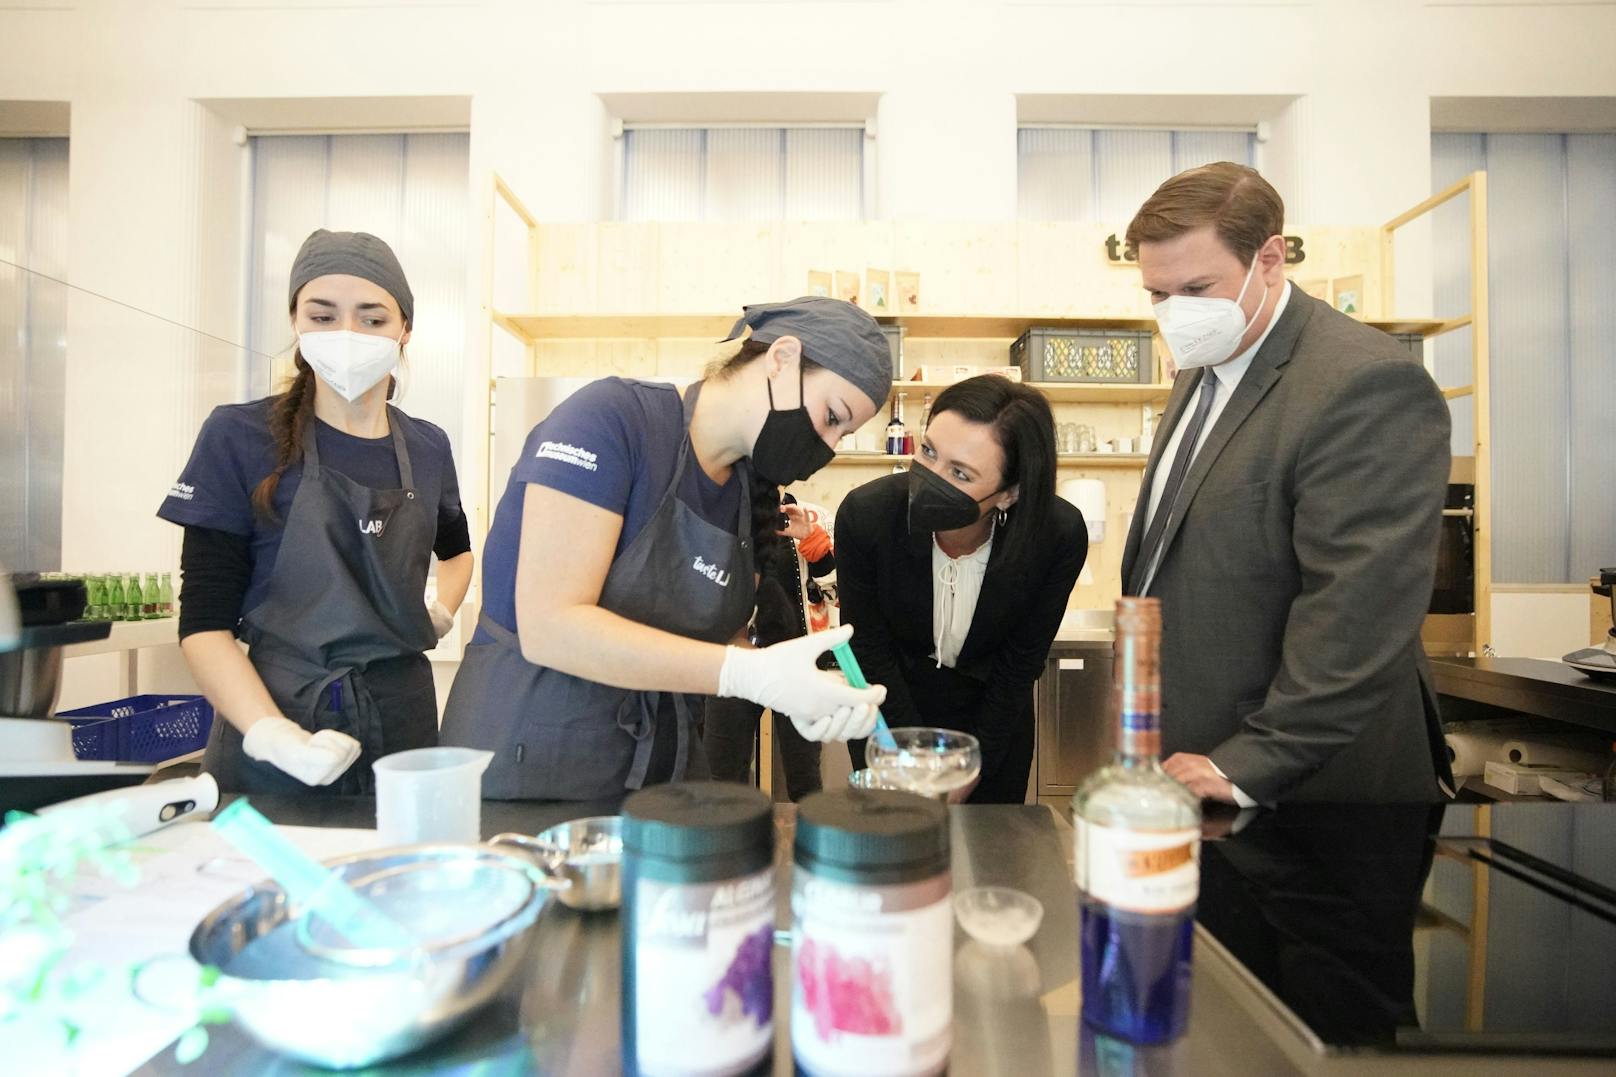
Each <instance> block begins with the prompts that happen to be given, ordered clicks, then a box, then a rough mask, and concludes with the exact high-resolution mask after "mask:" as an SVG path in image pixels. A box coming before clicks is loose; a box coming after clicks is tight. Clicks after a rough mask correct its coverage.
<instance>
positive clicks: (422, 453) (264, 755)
mask: <svg viewBox="0 0 1616 1077" xmlns="http://www.w3.org/2000/svg"><path fill="white" fill-rule="evenodd" d="M288 306H289V308H290V312H291V321H292V329H293V331H294V332H295V333H296V334H297V350H296V352H295V353H294V356H293V362H294V364H295V366H296V370H297V373H296V377H294V378H293V379H292V382H291V385H290V386H289V387H288V388H287V390H286V391H285V392H284V393H281V394H279V395H277V396H271V397H267V398H265V399H262V400H254V401H251V402H249V403H246V404H232V405H226V406H224V407H220V408H216V409H214V411H213V413H212V414H211V415H210V416H208V419H207V421H206V422H205V423H204V424H203V427H202V431H201V433H200V434H199V435H198V436H197V441H196V447H195V448H194V449H193V450H192V453H191V459H190V462H189V463H188V464H187V465H186V467H185V471H184V472H183V473H182V474H181V475H180V478H179V481H178V482H176V483H175V484H174V486H173V487H172V488H171V489H170V490H169V494H168V497H167V498H165V499H164V501H163V503H162V506H161V507H160V508H159V509H158V513H157V514H158V515H159V516H160V517H162V518H163V519H165V520H169V521H172V522H173V523H177V524H180V525H182V526H183V527H184V528H185V540H184V547H183V552H182V554H181V570H182V575H181V589H180V623H179V633H180V648H181V650H182V651H183V652H184V654H185V659H186V662H187V664H188V665H189V666H190V668H191V672H192V675H193V676H195V677H196V680H197V683H198V684H199V685H201V687H202V690H203V692H204V693H205V694H206V695H207V697H208V699H209V701H210V702H212V704H213V705H214V708H215V710H216V711H217V712H218V715H219V718H218V720H216V721H215V722H214V723H213V731H212V734H211V736H210V738H209V741H208V749H207V754H206V758H205V759H204V761H203V767H204V769H205V770H207V771H208V772H209V773H210V774H212V775H213V776H214V777H215V778H216V779H218V781H219V784H220V786H221V787H222V788H224V789H227V790H239V791H243V792H299V791H306V790H308V789H309V788H310V787H316V788H322V789H324V790H326V791H330V792H339V793H359V792H366V791H369V789H370V788H371V780H372V779H371V769H370V768H371V764H372V763H373V762H374V761H375V760H376V759H378V758H380V757H381V756H383V755H388V754H391V753H393V752H397V751H403V750H407V749H410V748H420V747H427V746H430V745H434V744H436V743H437V739H438V728H437V696H436V694H435V692H434V690H433V686H432V671H431V667H430V665H429V663H428V662H427V659H426V655H425V653H424V652H426V651H427V650H429V649H430V648H432V647H434V646H435V645H436V643H437V640H438V638H439V637H440V636H442V635H443V634H444V633H445V632H447V631H448V630H449V629H450V628H451V627H452V626H453V624H454V620H453V613H452V611H453V610H454V609H456V608H457V607H458V606H459V605H460V601H461V599H463V598H464V597H465V594H466V587H467V585H468V584H469V583H470V580H471V559H472V555H471V540H470V534H469V529H468V528H467V525H466V517H465V513H464V512H463V511H462V510H461V507H460V494H459V487H458V484H457V483H456V480H455V471H454V461H453V459H452V458H451V455H450V451H449V440H448V437H447V436H446V435H445V434H444V432H443V431H442V430H440V429H439V428H438V427H436V426H433V425H432V424H431V423H429V422H426V421H424V420H421V419H414V418H411V417H410V416H408V415H405V414H404V413H403V412H402V411H400V410H399V409H398V408H396V407H393V406H392V405H391V404H389V403H388V399H389V396H391V395H392V392H393V389H394V388H395V381H394V378H393V376H392V375H393V371H394V370H395V369H396V368H397V367H398V365H399V362H400V360H401V358H402V352H403V347H404V345H405V344H407V343H408V342H409V339H410V330H411V327H412V326H413V325H414V321H415V299H414V296H413V295H412V294H411V292H410V286H409V282H408V281H407V280H405V278H404V270H403V268H402V267H401V266H400V265H399V263H398V259H397V258H396V257H394V255H393V252H392V250H391V249H390V248H389V247H388V246H387V244H386V243H383V242H382V241H381V240H379V239H377V238H376V237H375V236H372V235H368V234H366V233H364V232H327V231H325V230H323V229H321V230H319V231H316V232H314V233H313V234H312V235H310V236H309V237H308V239H307V240H306V241H305V242H304V244H303V246H302V249H300V250H299V251H298V254H297V258H296V260H295V261H294V262H293V264H292V276H291V282H290V287H289V289H288ZM434 553H436V554H437V557H438V559H439V562H440V563H439V565H438V575H437V599H436V601H434V602H433V603H432V604H431V606H430V607H429V606H428V604H427V602H426V597H425V596H426V584H427V570H428V568H429V567H430V564H431V560H432V555H433V554H434ZM237 637H239V638H240V639H241V640H243V641H245V642H246V643H247V645H248V648H249V649H248V651H247V653H246V654H245V655H243V653H242V651H241V649H240V648H239V647H238V646H237V642H236V640H237Z"/></svg>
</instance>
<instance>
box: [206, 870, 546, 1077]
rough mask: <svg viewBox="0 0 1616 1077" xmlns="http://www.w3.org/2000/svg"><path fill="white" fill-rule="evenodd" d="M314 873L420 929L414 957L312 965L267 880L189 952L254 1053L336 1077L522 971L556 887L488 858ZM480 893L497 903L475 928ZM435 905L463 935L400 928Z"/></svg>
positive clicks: (468, 1009)
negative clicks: (254, 1044)
mask: <svg viewBox="0 0 1616 1077" xmlns="http://www.w3.org/2000/svg"><path fill="white" fill-rule="evenodd" d="M326 866H327V867H330V868H331V869H332V870H333V871H335V872H336V873H337V874H338V875H339V876H341V877H342V878H343V879H345V880H346V881H347V882H348V884H349V885H350V886H352V887H353V888H354V889H355V890H356V891H358V892H360V893H361V894H362V895H363V896H365V897H366V898H367V899H369V900H372V901H374V902H376V903H377V905H378V907H380V908H382V911H384V912H386V913H388V914H389V915H391V916H393V918H394V919H395V920H397V921H398V922H399V923H400V924H401V925H402V926H404V927H405V928H406V929H408V930H412V931H416V930H419V931H420V932H421V937H422V938H423V945H422V946H420V947H418V948H415V949H412V950H409V951H406V952H400V953H397V954H394V955H391V957H390V958H386V957H384V956H382V955H378V954H377V953H376V952H375V951H363V952H362V953H360V954H358V955H357V956H358V957H359V958H360V959H359V960H356V961H353V962H348V961H345V960H341V959H340V958H341V956H342V955H340V954H335V955H330V954H328V955H327V956H326V957H325V958H322V957H320V956H316V955H315V954H314V953H311V952H310V951H309V950H308V949H306V948H305V946H304V945H303V943H302V942H300V941H299V938H298V935H297V934H296V932H297V931H298V928H299V926H300V924H301V923H304V922H306V921H304V920H303V912H304V910H303V909H302V908H300V907H298V906H297V905H296V904H295V903H293V902H291V901H290V900H289V899H288V898H287V896H286V894H285V892H284V891H282V890H281V888H280V887H279V886H277V885H276V884H274V883H272V882H267V881H266V882H263V883H259V884H258V885H256V886H254V887H252V888H251V889H249V890H247V891H246V892H245V893H243V894H241V895H239V896H237V897H235V898H232V899H231V900H230V901H227V902H225V903H224V904H223V905H221V906H219V907H218V908H217V909H215V910H214V911H213V912H211V913H209V914H208V916H207V917H206V918H205V919H204V920H203V921H202V922H201V923H200V924H198V925H197V928H196V930H195V931H194V932H193V933H192V934H191V944H190V952H191V957H192V958H193V959H194V960H195V961H196V962H198V963H199V964H203V965H213V966H216V967H217V968H219V969H220V970H221V976H220V978H219V981H218V984H217V988H216V990H217V992H218V998H217V999H216V1001H217V1002H219V1003H221V1004H223V1005H225V1006H228V1007H229V1008H230V1010H231V1011H232V1013H233V1015H234V1017H235V1019H236V1020H237V1021H238V1022H240V1023H241V1025H242V1026H243V1027H244V1028H245V1029H246V1030H247V1031H248V1032H249V1033H250V1034H251V1035H252V1036H253V1037H254V1038H255V1039H257V1040H258V1041H259V1042H260V1043H262V1044H264V1045H265V1046H266V1047H268V1048H270V1049H272V1050H275V1051H280V1052H283V1053H285V1054H289V1055H292V1056H294V1057H296V1058H299V1059H302V1060H303V1061H306V1062H311V1063H314V1064H315V1065H320V1066H328V1067H333V1068H338V1069H349V1068H354V1067H359V1066H368V1065H372V1064H374V1063H377V1062H382V1061H385V1060H386V1059H389V1058H394V1057H396V1056H398V1055H401V1054H404V1053H405V1052H408V1051H412V1050H414V1049H415V1048H417V1047H420V1046H422V1045H423V1044H425V1043H427V1042H429V1041H431V1040H433V1039H436V1038H437V1037H439V1036H442V1035H443V1034H445V1033H447V1032H449V1031H450V1030H451V1029H453V1028H454V1027H455V1026H456V1025H458V1024H459V1023H460V1022H461V1021H462V1020H464V1019H465V1018H466V1017H468V1016H470V1015H471V1013H472V1012H473V1011H475V1010H476V1009H477V1008H478V1007H480V1006H482V1005H483V1004H484V1003H486V1002H488V1001H490V1000H491V999H493V998H494V996H495V995H497V994H498V993H499V992H500V990H501V989H502V988H503V987H504V986H505V985H506V983H507V982H508V981H509V980H510V979H511V977H512V976H513V975H514V974H515V973H516V971H517V970H518V969H519V968H520V967H521V966H522V964H523V958H524V956H525V954H526V952H527V948H528V943H529V941H530V939H531V936H532V928H533V924H534V922H535V920H537V918H538V915H539V913H540V911H541V910H542V909H543V907H544V904H545V902H546V901H547V900H548V897H549V895H550V894H551V893H553V892H554V890H555V888H556V887H557V885H559V884H558V883H557V881H556V880H554V879H553V878H551V877H549V876H547V874H546V872H545V871H544V869H543V868H542V866H536V865H534V864H533V863H531V862H530V860H529V859H528V858H526V857H520V856H515V855H512V854H509V853H504V852H501V851H499V850H496V849H491V848H488V847H487V846H457V845H412V846H405V847H402V848H397V849H383V850H379V851H373V852H366V853H358V854H355V855H352V856H345V857H341V858H338V859H336V860H328V861H326ZM401 880H403V882H402V884H401ZM491 881H497V883H498V889H499V900H497V901H495V902H493V903H492V906H493V907H492V909H491V911H490V912H488V913H487V914H486V915H485V918H484V921H483V922H482V923H480V924H479V923H477V922H476V919H475V918H476V916H477V914H478V911H479V909H480V908H483V907H484V904H485V903H484V902H482V901H481V898H482V897H483V896H484V892H485V891H486V889H487V888H488V886H489V885H490V883H491ZM513 893H514V894H515V897H514V898H513V897H512V895H513ZM428 897H430V900H426V899H427V898H428ZM434 906H436V907H437V908H438V909H444V908H447V909H452V910H453V911H454V913H455V914H456V919H457V920H458V922H459V924H460V925H461V928H462V930H460V931H443V930H440V929H439V928H438V926H437V925H435V924H434V925H432V926H425V924H426V921H416V920H412V915H414V914H413V913H412V911H411V910H412V909H419V910H422V913H421V915H423V916H425V915H428V913H427V912H426V910H430V909H432V908H433V907H434ZM468 918H469V922H468ZM439 919H441V917H440V918H439ZM278 929H279V930H278ZM255 943H256V944H257V945H256V946H255V945H254V944H255ZM332 957H336V958H338V959H337V960H333V959H331V958H332Z"/></svg>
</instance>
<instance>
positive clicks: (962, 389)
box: [931, 374, 1055, 559]
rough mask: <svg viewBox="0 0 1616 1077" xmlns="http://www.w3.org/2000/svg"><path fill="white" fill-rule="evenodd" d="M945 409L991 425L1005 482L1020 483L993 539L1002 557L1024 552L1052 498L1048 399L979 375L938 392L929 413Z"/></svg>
mask: <svg viewBox="0 0 1616 1077" xmlns="http://www.w3.org/2000/svg"><path fill="white" fill-rule="evenodd" d="M945 411H952V412H955V413H957V414H958V415H960V416H961V417H962V418H965V419H969V420H970V421H971V422H974V423H987V424H988V425H990V426H992V427H993V437H994V439H995V440H996V441H997V442H998V443H999V448H1000V449H1001V450H1002V451H1003V453H1004V478H1003V482H1004V485H1005V486H1006V487H1010V486H1017V487H1019V488H1020V489H1019V492H1018V494H1017V497H1016V503H1015V504H1014V505H1012V506H1011V507H1010V511H1009V516H1008V517H1007V518H1006V520H1005V522H1004V526H1002V527H1000V528H999V530H998V537H997V538H995V539H994V542H995V543H996V544H997V543H999V542H1002V543H1004V555H1005V556H1006V557H1010V558H1015V559H1020V558H1022V557H1025V556H1026V554H1027V553H1028V547H1029V546H1031V545H1032V543H1033V542H1035V541H1037V538H1038V536H1039V535H1040V534H1041V533H1045V525H1046V524H1047V523H1048V521H1049V513H1050V509H1051V508H1052V507H1053V505H1054V503H1055V414H1054V412H1052V411H1051V410H1050V408H1049V400H1048V399H1047V398H1045V396H1044V394H1043V393H1041V392H1039V391H1038V390H1037V389H1034V388H1032V387H1031V386H1028V385H1022V384H1021V383H1019V382H1013V381H1011V380H1010V379H1009V378H1005V377H1001V376H999V375H998V374H983V375H979V376H978V377H975V378H967V379H966V380H965V381H962V382H956V383H955V384H953V385H950V386H949V387H948V388H947V389H944V390H943V391H942V392H941V393H939V394H938V395H937V400H936V402H935V403H933V404H932V407H931V417H932V418H933V419H935V418H937V416H938V415H940V414H942V413H943V412H945Z"/></svg>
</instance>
